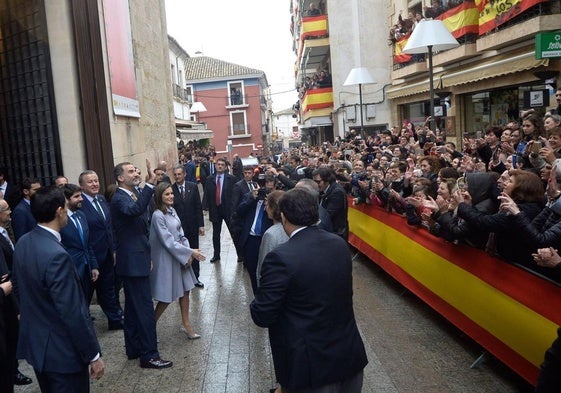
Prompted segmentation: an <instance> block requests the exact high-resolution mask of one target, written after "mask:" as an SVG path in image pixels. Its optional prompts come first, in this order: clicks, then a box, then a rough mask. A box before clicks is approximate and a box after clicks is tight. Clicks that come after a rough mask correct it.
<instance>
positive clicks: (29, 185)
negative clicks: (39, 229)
mask: <svg viewBox="0 0 561 393" xmlns="http://www.w3.org/2000/svg"><path fill="white" fill-rule="evenodd" d="M40 187H41V183H39V180H37V179H30V178H25V179H23V181H22V182H21V187H20V188H21V192H22V193H23V198H22V200H21V201H20V202H19V203H18V204H17V205H16V207H15V208H14V209H13V211H12V229H13V230H14V237H15V239H16V242H17V241H18V240H19V238H20V237H22V236H23V235H25V234H26V233H27V232H29V231H30V230H32V229H33V228H34V227H35V225H37V222H36V221H35V218H34V217H33V214H31V207H30V203H31V202H30V201H31V196H32V195H33V194H34V193H35V191H37V190H38V189H39V188H40Z"/></svg>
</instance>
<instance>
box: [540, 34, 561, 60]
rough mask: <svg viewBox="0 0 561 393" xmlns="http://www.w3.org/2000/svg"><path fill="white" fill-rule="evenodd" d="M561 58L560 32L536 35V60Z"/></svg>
mask: <svg viewBox="0 0 561 393" xmlns="http://www.w3.org/2000/svg"><path fill="white" fill-rule="evenodd" d="M552 57H561V31H554V32H551V33H539V34H536V59H544V58H552Z"/></svg>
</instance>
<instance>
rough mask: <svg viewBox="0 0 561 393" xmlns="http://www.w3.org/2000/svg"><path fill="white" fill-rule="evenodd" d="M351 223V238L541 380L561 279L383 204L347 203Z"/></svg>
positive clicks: (558, 319)
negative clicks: (453, 239)
mask: <svg viewBox="0 0 561 393" xmlns="http://www.w3.org/2000/svg"><path fill="white" fill-rule="evenodd" d="M349 206H350V203H349ZM349 224H350V232H351V233H350V235H349V242H350V243H351V244H352V245H353V246H355V247H356V248H357V249H358V250H360V251H361V252H362V253H363V254H365V255H367V256H368V257H370V259H372V261H374V262H375V263H376V264H378V265H379V266H380V267H381V268H382V269H384V270H385V271H386V272H387V273H388V274H390V275H391V276H392V277H394V278H395V279H396V280H398V281H399V282H400V283H401V284H402V285H404V286H405V287H406V288H408V289H409V290H410V291H411V292H413V293H414V294H415V295H417V296H418V297H419V298H421V299H422V300H423V301H424V302H426V303H427V304H428V305H429V306H431V307H432V308H434V309H435V310H436V311H437V312H439V313H440V314H441V315H442V316H444V317H445V318H446V319H448V320H449V321H450V322H451V323H453V324H454V325H455V326H456V327H458V328H459V329H460V330H462V331H463V332H464V333H466V334H467V335H469V336H470V337H471V338H472V339H473V340H475V341H476V342H477V343H479V344H480V345H481V346H483V347H484V348H485V349H486V350H487V351H489V352H490V353H492V354H493V355H494V356H496V357H497V358H499V359H500V360H501V361H502V362H504V363H505V364H506V365H508V366H509V367H510V368H512V369H513V370H514V371H515V372H517V373H518V374H520V375H521V376H522V377H523V378H524V379H526V380H527V381H528V382H530V383H532V384H535V383H536V380H537V376H538V372H539V366H540V364H541V363H542V361H543V355H544V353H545V350H546V349H547V348H549V346H550V345H551V343H552V342H553V340H554V339H555V338H556V337H557V334H556V330H557V327H558V326H559V325H561V313H559V304H561V286H558V285H555V284H554V283H552V282H550V281H547V280H545V279H542V278H540V277H538V276H535V275H533V274H531V273H529V272H526V271H524V270H522V269H521V268H518V267H516V266H513V265H511V264H508V263H506V262H504V261H501V260H499V259H497V258H493V257H491V256H489V255H488V254H486V253H485V252H483V251H481V250H478V249H474V248H471V247H468V246H463V245H454V244H451V243H447V242H445V241H444V240H442V239H440V238H438V237H435V236H433V235H431V234H430V233H429V232H428V231H426V230H425V229H419V228H416V227H412V226H409V225H407V223H406V221H405V220H404V219H403V217H401V216H399V215H397V214H394V213H388V212H387V211H385V210H383V209H381V208H379V207H374V206H370V205H358V206H352V207H350V208H349Z"/></svg>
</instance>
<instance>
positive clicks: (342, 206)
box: [313, 167, 349, 240]
mask: <svg viewBox="0 0 561 393" xmlns="http://www.w3.org/2000/svg"><path fill="white" fill-rule="evenodd" d="M313 179H314V181H315V182H316V183H317V185H318V187H319V191H320V198H321V199H320V205H321V206H323V208H324V209H325V210H327V212H328V213H329V217H330V218H331V223H332V225H333V232H335V233H336V234H338V235H339V236H341V237H342V238H343V239H345V240H348V237H349V222H348V220H347V209H348V206H347V194H346V193H345V190H344V189H343V187H341V185H339V183H337V181H336V177H335V172H334V171H333V169H332V168H328V167H321V168H318V169H316V170H315V171H314V172H313Z"/></svg>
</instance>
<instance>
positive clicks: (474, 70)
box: [387, 51, 549, 99]
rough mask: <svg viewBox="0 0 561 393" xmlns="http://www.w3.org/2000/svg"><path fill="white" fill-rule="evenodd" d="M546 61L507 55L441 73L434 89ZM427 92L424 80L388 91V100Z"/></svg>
mask: <svg viewBox="0 0 561 393" xmlns="http://www.w3.org/2000/svg"><path fill="white" fill-rule="evenodd" d="M548 62H549V60H548V59H539V60H536V59H535V54H534V52H533V51H532V52H527V53H523V54H521V55H516V56H512V55H509V54H505V55H501V56H496V57H494V58H492V59H490V60H487V61H485V62H484V63H482V64H478V65H476V66H474V67H471V68H465V69H463V70H456V71H454V72H452V71H443V72H440V73H438V74H436V75H434V78H433V81H434V86H435V88H437V87H438V88H439V89H442V88H447V87H450V86H458V85H463V84H467V83H472V82H477V81H481V80H484V79H490V78H496V77H498V76H502V75H508V74H514V73H516V72H521V71H526V70H531V69H533V68H537V67H541V66H547V65H548ZM427 91H429V79H428V78H425V79H422V80H421V81H419V82H415V83H407V82H406V83H404V84H401V85H398V86H395V87H391V88H390V89H388V93H387V97H388V98H389V99H393V98H398V97H406V96H410V95H413V94H419V93H424V92H427Z"/></svg>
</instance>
